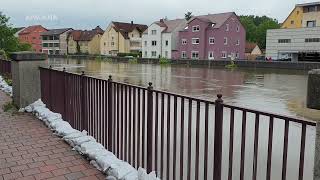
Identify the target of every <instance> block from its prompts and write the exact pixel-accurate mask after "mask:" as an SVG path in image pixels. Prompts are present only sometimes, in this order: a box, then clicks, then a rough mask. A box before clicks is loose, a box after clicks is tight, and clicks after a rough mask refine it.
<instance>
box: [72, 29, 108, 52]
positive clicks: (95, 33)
mask: <svg viewBox="0 0 320 180" xmlns="http://www.w3.org/2000/svg"><path fill="white" fill-rule="evenodd" d="M102 35H103V30H102V29H101V28H100V27H99V26H98V27H96V28H95V29H92V30H90V31H87V30H85V31H82V30H74V31H71V32H70V33H69V35H68V54H100V41H101V37H102Z"/></svg>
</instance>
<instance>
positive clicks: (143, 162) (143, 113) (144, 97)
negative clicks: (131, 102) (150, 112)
mask: <svg viewBox="0 0 320 180" xmlns="http://www.w3.org/2000/svg"><path fill="white" fill-rule="evenodd" d="M145 112H146V91H145V90H142V166H143V167H146V154H145V152H146V151H145V148H146V114H145Z"/></svg>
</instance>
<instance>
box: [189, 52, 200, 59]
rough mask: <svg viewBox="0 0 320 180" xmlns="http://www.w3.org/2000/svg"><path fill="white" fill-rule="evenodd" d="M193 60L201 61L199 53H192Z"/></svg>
mask: <svg viewBox="0 0 320 180" xmlns="http://www.w3.org/2000/svg"><path fill="white" fill-rule="evenodd" d="M191 58H192V59H199V51H191Z"/></svg>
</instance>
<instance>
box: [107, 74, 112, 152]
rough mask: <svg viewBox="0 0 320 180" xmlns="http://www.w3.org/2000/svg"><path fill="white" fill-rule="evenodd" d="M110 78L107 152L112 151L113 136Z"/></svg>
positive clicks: (109, 81)
mask: <svg viewBox="0 0 320 180" xmlns="http://www.w3.org/2000/svg"><path fill="white" fill-rule="evenodd" d="M112 108H113V107H112V76H111V75H109V79H108V150H109V151H112V150H113V149H112V139H113V134H112V129H113V124H112V112H113V111H112Z"/></svg>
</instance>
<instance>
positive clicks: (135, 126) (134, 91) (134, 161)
mask: <svg viewBox="0 0 320 180" xmlns="http://www.w3.org/2000/svg"><path fill="white" fill-rule="evenodd" d="M136 109H137V104H136V88H135V87H133V110H132V111H133V120H132V123H133V127H132V130H133V133H132V134H133V136H132V137H133V166H134V167H137V164H136V163H137V159H136V153H137V151H136V146H137V143H136V138H137V133H136V128H137V123H136Z"/></svg>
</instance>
